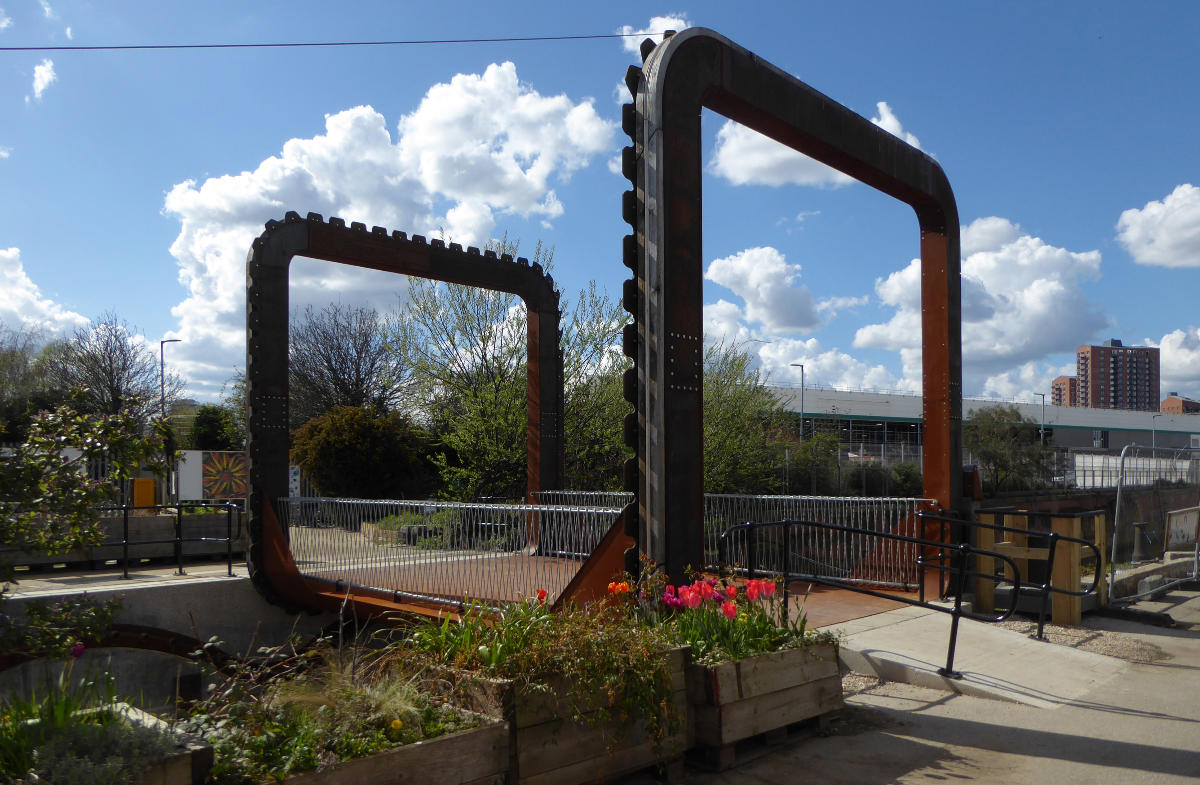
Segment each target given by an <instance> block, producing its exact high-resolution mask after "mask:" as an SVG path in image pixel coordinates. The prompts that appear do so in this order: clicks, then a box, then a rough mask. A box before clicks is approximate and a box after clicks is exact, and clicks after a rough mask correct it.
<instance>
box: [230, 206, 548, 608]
mask: <svg viewBox="0 0 1200 785" xmlns="http://www.w3.org/2000/svg"><path fill="white" fill-rule="evenodd" d="M295 256H304V257H306V258H311V259H319V260H323V261H329V262H337V263H339V264H346V265H350V266H354V267H367V268H370V269H374V270H383V271H385V272H394V273H399V274H402V275H415V276H419V277H422V278H429V279H432V280H437V281H444V282H447V283H457V284H464V285H467V286H477V287H481V288H484V289H492V290H495V291H502V292H510V293H512V294H515V295H517V296H519V297H520V298H521V299H522V300H523V301H524V303H525V306H526V310H527V314H528V316H527V330H526V336H527V340H526V345H527V349H528V372H527V379H528V381H527V385H528V386H527V390H528V401H529V404H528V427H527V445H528V469H527V492H528V493H529V494H530V498H532V494H535V493H537V492H538V491H541V490H551V489H557V488H559V487H560V483H561V477H562V422H563V417H562V400H563V395H562V389H563V379H562V373H563V371H562V353H561V351H560V349H559V342H558V339H559V324H560V321H561V319H560V312H559V295H558V292H557V291H556V290H555V288H554V281H553V279H552V278H551V277H550V276H549V275H548V274H547V273H546V272H545V271H544V270H543V269H542V267H541V265H539V264H533V265H530V264H529V263H528V262H527V261H526V260H525V259H517V260H514V259H513V258H512V257H511V256H508V255H504V256H497V255H496V254H495V253H493V252H491V251H484V252H481V251H480V250H479V249H477V248H468V249H466V250H463V248H462V247H461V246H459V245H458V244H456V243H451V244H450V245H449V246H446V245H445V243H443V242H442V241H440V240H431V241H429V242H426V241H425V238H423V237H421V236H419V235H413V236H412V237H408V236H406V235H405V234H404V233H403V232H392V233H390V234H389V233H388V231H387V230H386V229H383V228H381V227H378V226H377V227H374V228H372V229H370V230H368V229H367V227H366V226H365V225H363V224H360V223H354V224H351V225H350V226H349V227H347V226H346V224H345V222H344V221H342V220H341V219H339V218H330V219H329V221H328V222H326V221H324V220H323V219H322V218H321V216H319V215H316V214H315V213H309V215H308V217H307V218H301V217H300V216H299V215H298V214H297V213H294V212H289V213H288V214H287V215H286V217H285V218H284V220H283V221H270V222H268V223H267V225H266V229H265V231H264V232H263V233H262V234H261V235H260V236H259V237H258V238H257V239H255V241H254V244H253V246H252V247H251V249H250V254H249V258H248V259H247V261H246V400H247V425H248V431H249V438H248V442H247V451H248V453H249V462H250V469H249V480H250V483H249V484H250V490H249V498H248V506H249V513H250V523H249V532H250V553H249V559H248V563H249V566H250V570H251V575H252V577H253V578H254V580H255V585H256V586H257V587H258V588H259V589H260V590H261V591H263V592H264V593H265V594H266V595H267V596H268V597H269V598H272V599H276V600H282V601H284V602H286V603H287V604H292V605H298V606H299V607H312V605H311V604H310V603H312V602H313V601H314V595H313V594H312V593H311V591H309V590H306V589H305V587H304V586H303V580H302V579H301V578H300V576H299V574H298V573H297V572H296V570H295V565H294V564H291V563H290V557H289V556H288V554H287V544H286V540H287V531H286V530H285V529H284V528H283V527H282V526H281V525H280V524H279V523H278V521H279V517H278V515H277V514H276V511H275V510H274V502H275V500H276V499H279V498H281V497H284V496H287V494H288V416H287V415H288V381H287V379H288V373H287V371H288V266H289V265H290V263H291V260H292V258H293V257H295Z"/></svg>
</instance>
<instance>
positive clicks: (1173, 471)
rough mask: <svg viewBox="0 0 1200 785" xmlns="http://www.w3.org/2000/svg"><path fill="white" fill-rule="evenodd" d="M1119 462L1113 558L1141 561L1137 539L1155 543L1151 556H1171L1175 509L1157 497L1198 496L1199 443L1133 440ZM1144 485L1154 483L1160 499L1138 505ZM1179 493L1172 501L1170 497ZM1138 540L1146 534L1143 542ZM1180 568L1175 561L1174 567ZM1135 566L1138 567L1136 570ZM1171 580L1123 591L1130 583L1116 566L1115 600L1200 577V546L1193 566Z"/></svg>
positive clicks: (1155, 495) (1111, 591)
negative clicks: (1195, 445)
mask: <svg viewBox="0 0 1200 785" xmlns="http://www.w3.org/2000/svg"><path fill="white" fill-rule="evenodd" d="M1118 460H1119V462H1118V467H1117V476H1118V479H1117V501H1116V508H1115V510H1114V516H1113V517H1114V520H1113V538H1112V552H1111V554H1110V557H1109V558H1110V561H1111V562H1112V563H1113V564H1118V563H1122V562H1125V561H1127V560H1128V561H1132V562H1136V561H1138V558H1139V557H1138V556H1135V555H1134V553H1133V548H1132V547H1131V545H1133V544H1141V545H1150V546H1151V547H1150V550H1151V551H1152V552H1154V553H1151V554H1150V555H1149V556H1148V557H1147V558H1148V559H1150V560H1153V561H1159V560H1162V561H1164V562H1165V560H1166V555H1165V554H1166V551H1167V550H1170V547H1169V540H1170V524H1169V521H1168V519H1169V517H1170V514H1171V511H1170V510H1169V509H1162V507H1161V506H1158V505H1157V504H1156V503H1157V502H1159V501H1160V500H1161V501H1163V502H1166V503H1167V504H1168V505H1169V504H1171V503H1179V502H1180V497H1183V498H1184V499H1186V500H1187V501H1183V503H1184V504H1186V503H1188V502H1189V501H1194V500H1195V499H1196V494H1197V492H1198V490H1200V450H1197V449H1194V448H1165V447H1158V448H1155V447H1141V446H1137V445H1129V446H1126V447H1125V448H1123V449H1122V450H1121V455H1120V458H1119V459H1118ZM1145 488H1153V493H1152V498H1153V500H1154V502H1155V503H1151V504H1150V505H1149V506H1147V505H1146V504H1145V502H1144V501H1143V503H1142V504H1140V505H1139V503H1138V500H1137V497H1141V498H1142V499H1143V500H1145V498H1146V493H1147V492H1146V491H1145V490H1141V489H1145ZM1172 498H1173V499H1175V501H1174V502H1171V501H1170V499H1172ZM1138 540H1142V542H1141V543H1138V542H1137V541H1138ZM1174 569H1175V568H1174V567H1172V570H1174ZM1131 572H1133V571H1131ZM1169 577H1170V578H1171V579H1170V580H1167V581H1166V583H1164V584H1161V585H1157V586H1155V587H1153V588H1152V589H1150V590H1149V591H1139V592H1132V593H1126V594H1121V596H1118V594H1120V592H1119V591H1118V589H1119V588H1120V587H1121V586H1123V585H1127V584H1128V582H1127V581H1125V580H1123V576H1120V575H1118V574H1117V571H1116V570H1115V569H1114V570H1113V572H1112V573H1111V574H1110V576H1109V599H1110V601H1121V602H1133V601H1135V600H1138V599H1141V598H1143V597H1146V596H1149V595H1150V594H1153V593H1155V592H1159V591H1163V590H1164V589H1169V588H1171V587H1173V586H1177V585H1180V584H1182V583H1187V582H1191V581H1195V580H1197V579H1200V549H1194V555H1193V559H1192V564H1191V569H1190V571H1188V572H1186V573H1185V574H1183V575H1179V574H1178V573H1177V572H1176V573H1173V574H1171V575H1170V576H1169Z"/></svg>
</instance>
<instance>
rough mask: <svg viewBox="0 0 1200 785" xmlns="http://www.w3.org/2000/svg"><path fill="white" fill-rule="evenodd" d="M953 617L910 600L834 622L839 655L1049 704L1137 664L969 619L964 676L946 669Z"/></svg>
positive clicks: (898, 674)
mask: <svg viewBox="0 0 1200 785" xmlns="http://www.w3.org/2000/svg"><path fill="white" fill-rule="evenodd" d="M950 625H951V618H950V616H949V615H948V614H945V613H939V612H937V611H931V610H926V609H923V608H916V607H911V606H910V607H905V608H900V609H897V610H892V611H887V612H885V613H879V614H876V615H874V616H867V617H865V618H862V619H856V620H854V621H850V622H846V623H844V624H839V625H835V626H833V627H830V628H827V629H830V630H833V631H835V632H837V633H838V635H839V637H840V638H841V644H840V648H839V658H840V659H841V660H842V664H843V666H844V667H845V668H846V669H848V670H851V671H854V672H855V673H862V674H867V675H871V676H877V677H878V678H880V679H882V680H884V681H894V682H904V683H906V684H912V685H915V686H918V687H926V688H930V689H936V690H944V691H946V692H954V693H961V694H963V695H973V696H976V697H981V698H994V699H999V700H1007V701H1012V702H1015V703H1024V704H1028V705H1030V706H1038V707H1041V708H1055V707H1058V706H1062V705H1064V704H1069V703H1073V702H1076V701H1078V700H1080V699H1082V697H1083V696H1084V695H1086V694H1087V693H1089V692H1091V691H1092V690H1094V689H1096V688H1097V687H1100V686H1101V685H1103V684H1105V683H1106V682H1108V681H1110V680H1112V679H1114V678H1117V677H1119V676H1120V675H1121V674H1122V673H1124V672H1125V671H1126V670H1128V668H1129V663H1127V662H1125V661H1123V660H1118V659H1114V658H1112V657H1106V656H1103V655H1100V654H1092V653H1090V652H1086V651H1079V650H1077V649H1071V648H1064V647H1062V646H1056V645H1054V644H1051V643H1047V642H1045V641H1039V640H1036V639H1034V638H1031V637H1029V636H1028V635H1025V634H1022V633H1019V632H1013V631H1011V630H1006V629H1002V628H1000V627H996V626H995V625H992V624H987V623H984V622H978V621H972V620H970V619H962V620H960V622H959V629H958V638H957V644H956V647H955V652H954V670H955V671H957V672H958V673H959V674H960V676H959V677H958V678H947V677H946V676H943V675H941V674H940V673H939V670H940V669H942V668H944V667H945V666H946V661H947V652H948V648H949V641H950Z"/></svg>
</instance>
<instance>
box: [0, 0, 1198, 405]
mask: <svg viewBox="0 0 1200 785" xmlns="http://www.w3.org/2000/svg"><path fill="white" fill-rule="evenodd" d="M685 24H686V25H695V26H704V27H709V28H712V29H714V30H716V31H718V32H720V33H722V34H724V35H726V36H727V37H729V38H730V39H732V40H733V41H735V42H737V43H739V44H741V45H742V46H745V47H746V48H748V49H750V50H751V51H754V52H755V53H757V54H759V55H760V56H762V57H763V58H765V59H767V60H768V61H771V62H772V63H774V64H775V65H777V66H779V67H780V68H782V69H784V70H786V71H788V72H789V73H792V74H794V75H796V76H797V77H798V78H800V79H802V80H803V81H805V82H807V83H808V84H810V85H811V86H813V87H814V88H816V89H817V90H820V91H821V92H823V93H825V94H826V95H829V96H831V97H832V98H834V99H836V100H838V101H840V102H842V103H844V104H845V105H847V106H848V107H850V108H851V109H853V110H854V111H856V112H858V113H859V114H861V115H863V116H864V117H867V118H869V119H872V120H874V121H875V122H877V123H878V124H879V125H881V126H882V127H884V128H885V129H886V130H888V131H890V132H892V133H895V134H897V135H898V136H901V137H902V138H905V139H907V140H908V141H909V142H910V143H913V144H917V145H918V146H919V147H921V149H923V150H924V151H926V152H927V153H929V154H930V155H932V156H934V157H935V158H936V159H937V160H938V161H939V163H940V164H941V165H942V167H943V168H944V169H945V171H946V173H947V175H948V176H949V178H950V182H951V184H952V185H953V187H954V190H955V194H956V196H957V199H958V207H959V214H960V217H961V219H962V225H963V271H964V282H963V292H964V305H963V311H964V357H963V359H964V392H965V393H967V394H968V395H986V396H997V397H1004V398H1015V399H1023V400H1031V401H1032V400H1037V399H1036V398H1035V394H1036V393H1039V392H1048V391H1049V389H1050V381H1051V380H1052V379H1053V378H1054V377H1056V376H1058V375H1060V374H1062V373H1072V372H1073V367H1074V350H1075V348H1076V346H1078V345H1080V344H1084V343H1098V342H1100V341H1102V340H1104V339H1106V338H1120V339H1122V340H1124V341H1125V342H1126V343H1127V344H1141V345H1156V346H1160V347H1161V349H1162V376H1163V385H1162V393H1163V395H1165V394H1166V393H1167V392H1168V391H1170V390H1178V391H1180V392H1182V393H1184V394H1189V395H1191V396H1193V397H1200V329H1198V327H1200V313H1198V312H1197V309H1196V302H1197V292H1200V142H1197V137H1196V128H1197V127H1198V126H1200V116H1198V115H1200V100H1197V99H1198V95H1197V92H1198V89H1200V88H1197V87H1196V79H1195V74H1197V73H1200V55H1198V54H1197V52H1198V51H1200V49H1198V48H1197V46H1196V43H1195V42H1196V41H1197V40H1200V5H1195V4H1192V3H1184V2H1178V3H1140V4H1128V3H1113V2H1099V3H1090V4H1086V5H1085V4H1080V3H1072V4H1067V3H1064V4H990V5H984V4H963V3H936V2H925V3H919V4H898V3H865V2H864V3H799V2H778V3H768V2H764V3H754V4H741V5H738V6H736V7H735V5H734V4H731V3H728V2H719V3H718V2H714V3H703V2H692V3H675V4H670V5H662V6H652V5H647V4H645V3H623V2H610V3H604V4H576V3H555V4H549V3H515V4H496V3H461V2H442V3H436V4H434V3H400V2H390V3H389V2H377V3H370V2H363V3H356V4H353V5H346V4H342V5H336V6H335V5H334V4H329V3H315V2H289V3H286V4H284V3H254V4H247V3H235V2H210V3H204V4H166V3H150V2H121V3H113V4H99V3H95V2H68V0H42V2H37V1H36V0H0V47H53V46H87V45H103V44H132V45H142V44H213V43H275V42H323V41H324V42H327V41H378V40H429V39H462V38H497V37H508V36H554V35H588V34H611V33H617V32H622V31H626V30H628V31H638V30H648V29H653V30H660V29H662V28H663V27H664V26H667V25H669V26H671V27H681V26H684V25H685ZM640 40H641V39H640V37H639V38H630V39H598V40H587V41H578V40H576V41H556V42H523V43H492V44H430V45H412V46H377V47H345V48H298V49H249V50H247V49H243V50H229V49H207V50H188V51H180V50H171V51H12V50H6V51H0V208H2V209H0V323H3V324H5V325H8V326H10V327H12V326H16V325H17V324H24V325H27V326H37V327H40V328H42V329H44V330H45V331H46V332H47V333H48V334H54V333H56V332H62V331H64V330H69V329H71V328H73V327H74V326H75V325H77V324H79V323H82V322H83V321H85V320H86V319H89V318H94V317H97V316H99V315H101V314H102V313H104V312H106V311H110V310H111V311H115V312H116V313H117V314H119V315H120V316H121V317H123V318H124V319H126V320H127V321H128V322H129V323H130V324H131V325H133V326H136V327H137V328H138V330H139V331H140V333H141V334H142V335H143V336H144V339H145V340H146V341H148V342H149V343H151V344H153V343H156V342H157V341H158V340H160V339H161V338H167V337H172V338H181V339H182V342H181V343H178V344H173V345H171V346H170V347H168V359H169V361H170V363H171V365H172V367H173V368H174V369H175V370H176V371H178V372H179V373H181V374H182V375H183V376H184V377H185V378H187V379H188V381H189V389H190V391H191V393H192V394H193V395H194V396H195V397H197V398H200V399H211V398H213V397H214V396H216V395H218V394H219V393H220V390H221V387H222V384H223V383H224V382H225V381H226V380H227V379H229V378H230V377H231V376H232V375H233V373H234V372H235V371H236V370H238V369H239V368H240V367H241V366H242V363H243V353H244V333H243V328H244V315H243V309H244V259H245V254H246V250H247V249H248V247H249V243H250V240H251V239H252V238H253V237H254V236H255V235H257V234H258V232H259V231H261V228H262V224H263V223H264V222H265V221H266V220H268V219H271V218H278V217H281V216H282V215H283V213H284V212H286V211H288V210H295V211H297V212H300V213H301V214H303V213H307V212H310V211H311V212H319V213H322V214H324V215H326V216H329V215H339V216H341V217H343V218H345V219H346V220H347V221H362V222H364V223H366V224H368V225H372V224H378V225H382V226H386V227H387V228H389V229H399V230H402V231H406V232H409V233H419V234H426V235H431V236H436V235H437V234H438V233H439V232H444V233H446V234H448V235H450V236H451V237H452V238H453V239H455V240H457V241H460V242H463V243H464V244H466V243H470V244H476V245H478V244H483V243H484V242H486V241H487V240H488V239H489V238H493V237H498V236H500V235H502V234H505V233H507V235H508V236H509V237H510V238H520V239H521V240H522V250H524V251H527V252H531V251H532V249H533V246H534V244H535V243H536V242H537V241H538V240H541V241H543V242H544V243H546V244H547V245H550V246H553V247H554V249H555V256H556V263H555V278H556V280H557V281H559V283H560V284H561V286H562V288H563V289H564V291H565V293H566V295H567V297H568V298H573V297H574V294H575V293H576V292H577V291H578V290H579V289H580V288H581V287H583V286H584V285H586V283H587V282H588V281H589V280H591V279H595V280H597V281H598V283H599V284H600V285H601V286H602V287H603V288H605V289H607V290H608V291H609V293H610V294H612V295H614V296H616V295H617V294H619V291H620V282H621V280H622V279H623V278H624V277H625V270H624V268H623V267H622V266H621V263H620V249H621V237H622V236H623V235H624V234H625V233H626V231H627V227H626V226H625V225H624V224H623V223H622V222H621V220H620V194H621V192H622V191H623V190H624V189H625V188H626V187H627V183H626V181H625V180H623V179H622V178H621V177H620V176H619V175H618V174H616V173H615V172H614V168H613V162H614V160H615V159H617V158H618V156H619V152H620V149H621V147H622V146H624V145H625V144H626V139H625V137H624V135H623V134H622V133H621V132H620V129H619V118H620V103H621V102H622V101H625V100H628V99H627V96H624V95H622V90H623V88H622V87H621V84H622V82H623V76H624V72H625V69H626V67H627V66H628V65H630V64H634V63H636V62H637V61H638V59H639V58H638V57H637V55H636V54H634V51H633V50H635V49H636V45H637V43H638V42H639V41H640ZM705 133H706V142H705V145H706V146H705V161H704V163H705V166H706V174H705V181H704V188H705V197H704V198H705V230H706V234H705V265H706V271H707V272H706V284H705V305H706V307H705V324H706V335H707V336H708V337H710V338H712V337H720V336H724V337H725V338H726V339H728V340H737V341H745V342H746V343H744V344H743V345H744V346H745V348H747V349H748V350H750V351H753V352H754V353H756V354H757V355H758V356H759V358H760V361H761V363H762V365H763V367H764V368H765V369H767V370H768V371H769V372H770V378H771V379H772V380H773V381H776V382H780V383H785V384H786V383H795V382H798V381H799V375H798V369H796V368H793V367H792V366H791V363H803V364H804V365H805V370H806V381H807V383H809V384H822V385H826V386H830V385H833V386H838V387H846V388H853V389H903V390H918V389H919V388H920V377H919V367H920V364H919V346H920V344H919V340H920V337H919V307H920V304H919V300H918V295H917V291H916V288H915V280H916V279H915V272H916V270H915V267H913V266H912V264H911V263H912V260H913V258H914V257H915V256H916V255H917V240H918V237H917V227H916V222H915V219H914V217H913V216H912V215H911V211H909V210H908V208H906V207H903V206H902V205H899V204H898V203H894V202H892V201H891V200H889V199H887V198H886V197H883V196H881V195H879V194H877V193H875V192H873V191H871V190H870V189H869V188H867V187H866V186H863V185H860V184H857V183H850V182H844V181H843V179H841V178H838V177H837V176H836V175H835V174H834V173H832V172H830V171H829V170H823V169H821V168H820V167H817V166H815V165H813V164H812V162H811V161H807V160H806V159H803V158H801V157H798V156H796V155H795V154H794V153H791V152H789V151H785V150H783V149H782V148H779V147H778V146H776V145H774V144H773V143H769V142H765V140H763V139H762V138H761V137H758V136H757V135H755V134H753V133H749V132H746V130H745V129H743V128H739V127H734V126H728V125H727V124H726V121H725V120H724V119H723V118H721V117H719V116H717V115H713V114H706V115H705ZM404 297H405V286H404V283H403V281H402V280H396V279H394V278H393V277H386V276H380V275H379V274H369V273H365V272H360V271H353V270H347V269H345V268H337V267H336V266H333V265H323V264H317V263H312V262H307V263H306V262H297V263H296V265H295V267H294V269H293V280H292V298H293V302H294V303H298V304H304V303H315V304H321V303H324V302H329V301H330V300H331V299H339V300H341V301H343V302H367V303H371V304H373V305H376V306H378V307H382V308H394V307H397V306H398V304H400V303H402V302H403V301H404ZM750 339H754V340H755V341H769V342H768V343H763V342H750Z"/></svg>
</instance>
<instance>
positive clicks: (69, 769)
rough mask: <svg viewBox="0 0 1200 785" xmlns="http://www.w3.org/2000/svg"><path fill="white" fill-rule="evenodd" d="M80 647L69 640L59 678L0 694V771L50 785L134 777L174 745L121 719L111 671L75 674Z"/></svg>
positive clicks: (159, 734)
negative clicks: (38, 688) (31, 689)
mask: <svg viewBox="0 0 1200 785" xmlns="http://www.w3.org/2000/svg"><path fill="white" fill-rule="evenodd" d="M83 652H84V647H83V645H82V644H76V645H75V646H73V647H72V649H71V651H70V654H69V659H68V660H67V662H66V665H65V666H64V667H63V669H62V670H61V671H60V672H59V674H58V678H57V681H56V682H54V683H52V684H51V685H49V686H48V687H47V688H46V689H45V690H44V691H43V692H42V693H41V694H38V693H37V692H35V693H33V695H32V696H31V697H29V698H25V697H24V696H22V695H19V694H17V693H10V694H9V695H8V696H7V697H6V698H5V699H4V700H3V701H0V777H3V778H4V780H5V781H8V780H10V779H18V778H24V777H26V776H27V775H28V774H29V773H30V772H32V773H34V774H36V775H37V777H38V778H39V780H42V781H46V782H53V783H55V785H90V783H132V782H135V781H136V780H137V778H138V776H139V775H140V773H141V772H142V770H144V769H145V767H146V766H147V765H148V764H149V763H150V762H152V761H153V760H154V759H155V758H156V757H160V756H161V755H162V754H164V753H165V752H166V751H168V750H170V749H171V748H172V747H173V740H172V739H171V737H170V735H169V734H167V733H164V732H162V731H159V730H156V729H153V728H145V727H142V726H139V725H134V724H132V723H129V722H127V721H126V720H125V718H124V715H123V714H122V712H121V711H120V705H119V704H118V703H117V699H116V690H115V687H114V684H113V680H112V677H111V676H110V675H108V674H103V675H102V676H101V677H99V678H89V679H82V680H75V679H74V678H73V672H74V668H75V664H76V662H77V661H78V659H79V657H81V656H82V655H83Z"/></svg>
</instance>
